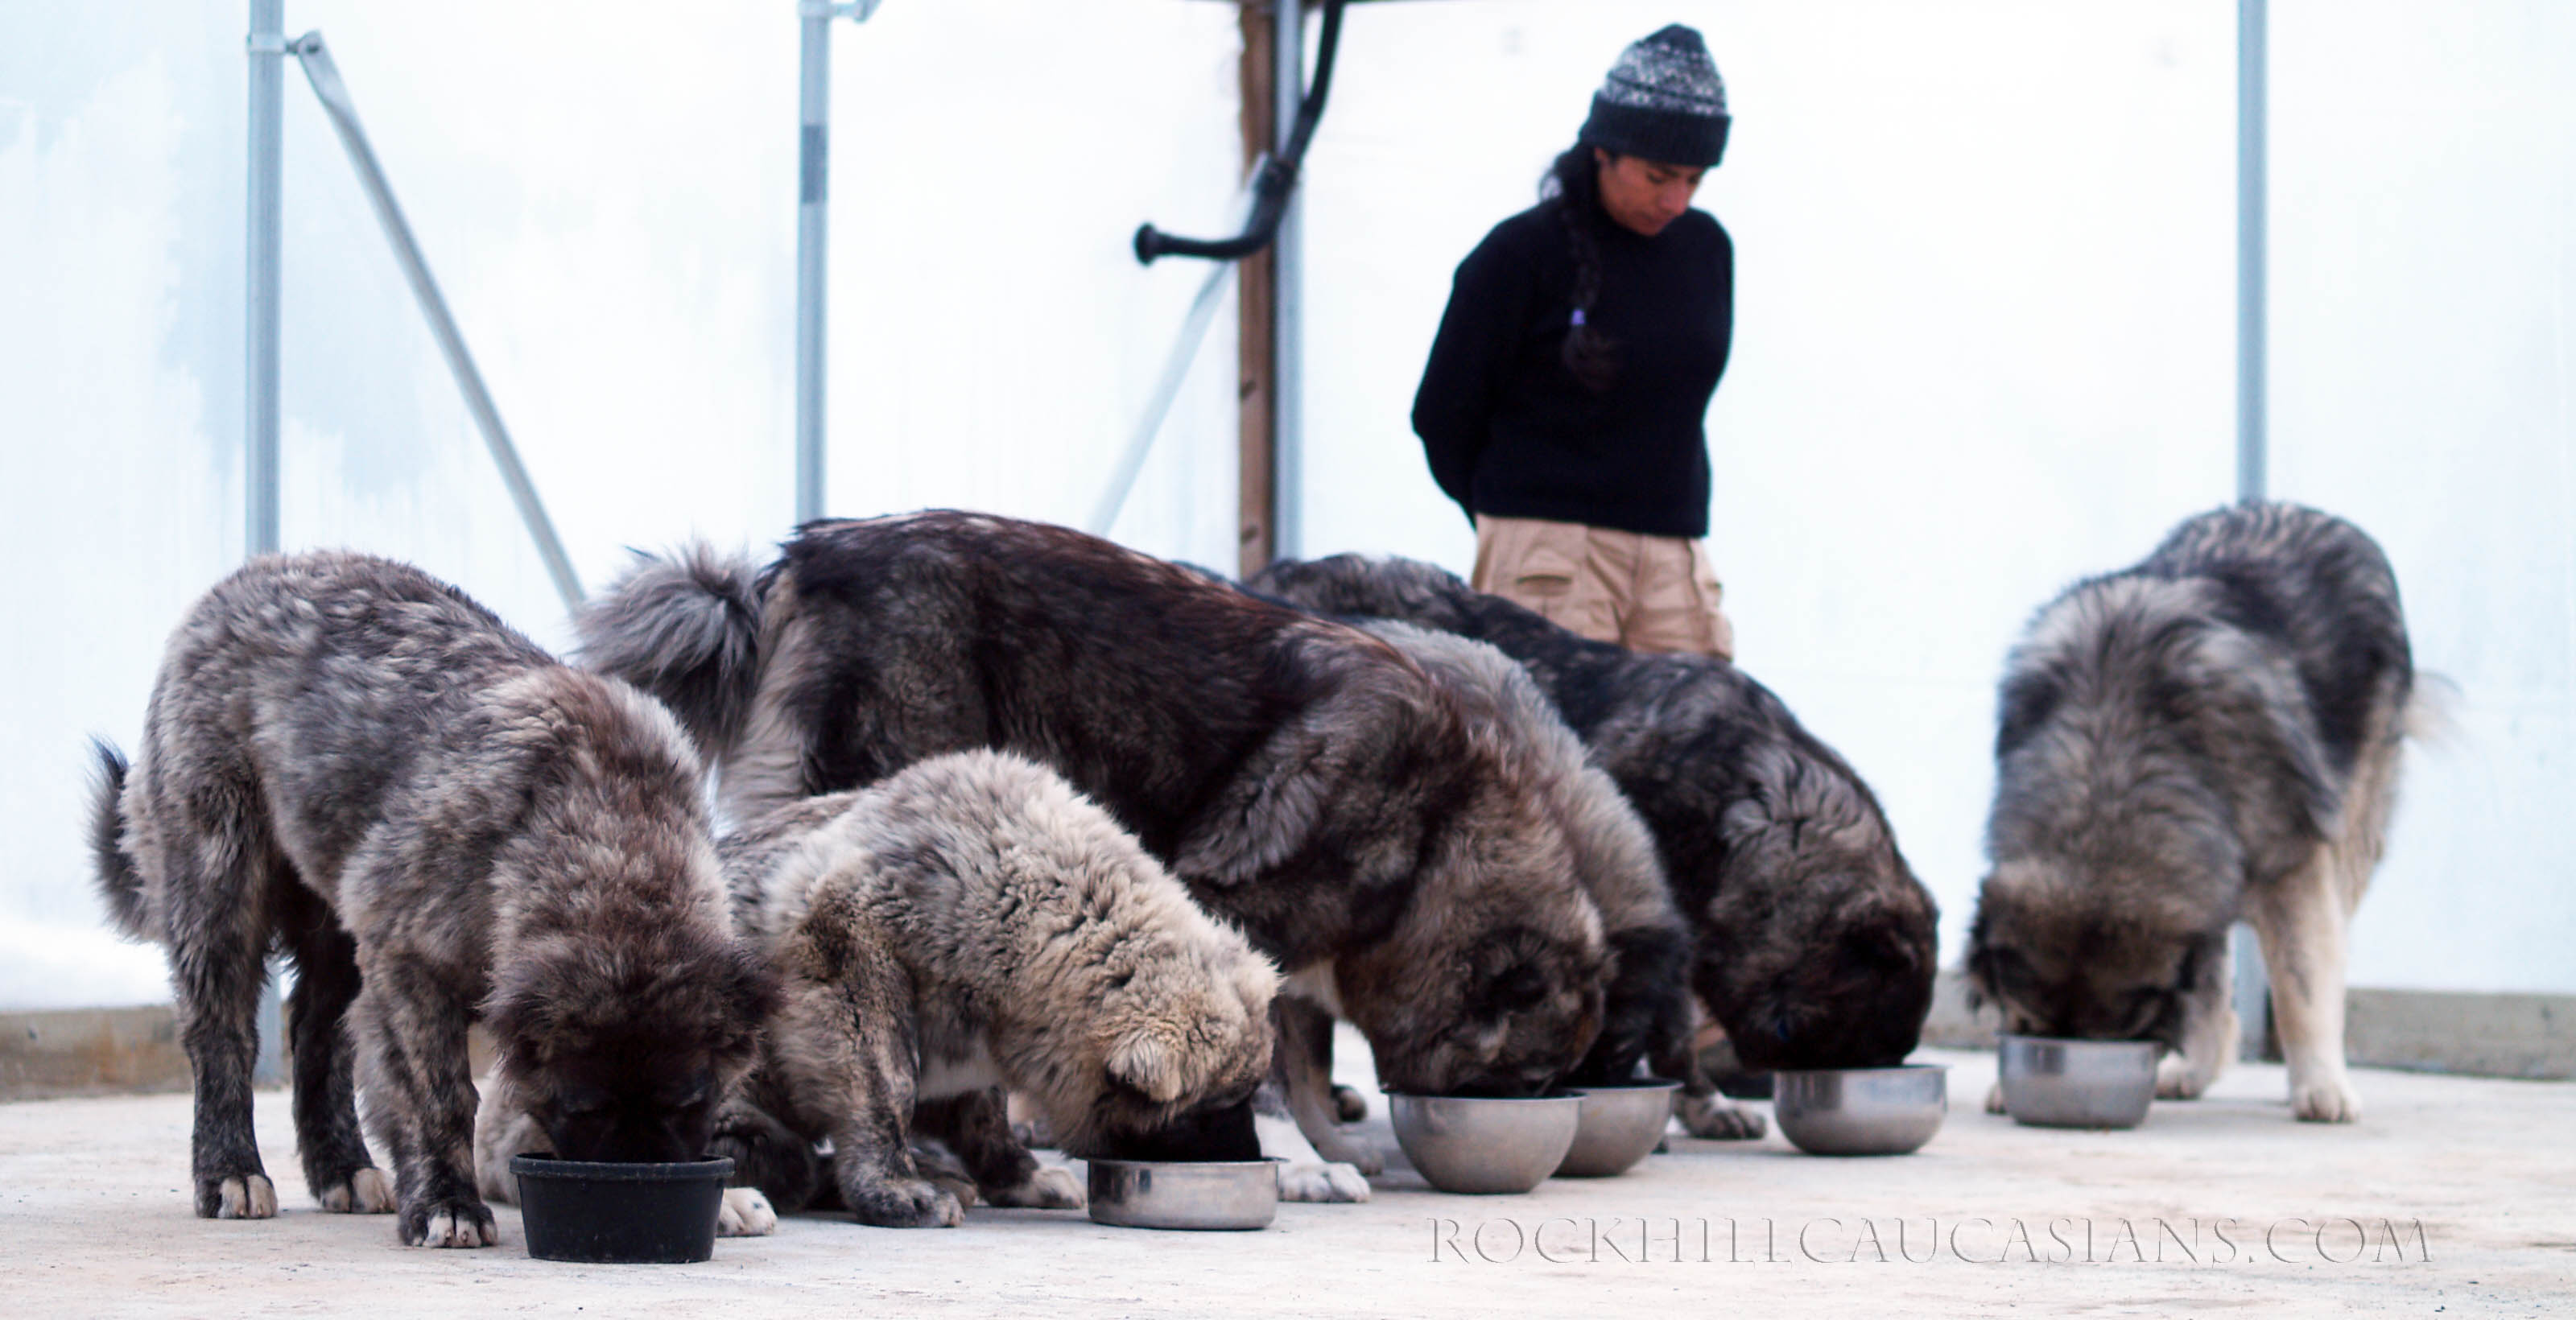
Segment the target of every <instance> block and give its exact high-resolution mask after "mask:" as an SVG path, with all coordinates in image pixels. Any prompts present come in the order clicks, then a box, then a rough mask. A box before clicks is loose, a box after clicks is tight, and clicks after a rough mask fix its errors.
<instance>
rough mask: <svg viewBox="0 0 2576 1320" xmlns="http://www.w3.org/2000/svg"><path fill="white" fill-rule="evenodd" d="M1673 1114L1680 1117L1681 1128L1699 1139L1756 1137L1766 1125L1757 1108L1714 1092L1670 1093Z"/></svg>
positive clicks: (1718, 1139) (1723, 1139) (1720, 1139)
mask: <svg viewBox="0 0 2576 1320" xmlns="http://www.w3.org/2000/svg"><path fill="white" fill-rule="evenodd" d="M1673 1117H1675V1118H1678V1119H1680V1120H1681V1121H1682V1130H1683V1131H1684V1132H1688V1133H1689V1134H1691V1135H1692V1136H1694V1137H1697V1138H1699V1139H1700V1140H1702V1141H1759V1140H1761V1139H1762V1134H1763V1133H1764V1132H1765V1131H1768V1130H1769V1128H1770V1124H1769V1122H1768V1121H1767V1120H1766V1119H1764V1118H1763V1117H1762V1115H1761V1114H1760V1113H1759V1112H1758V1111H1755V1110H1751V1109H1747V1108H1745V1107H1744V1106H1742V1105H1739V1104H1733V1103H1730V1102H1729V1101H1727V1100H1726V1099H1724V1098H1722V1097H1720V1096H1714V1095H1684V1096H1676V1097H1674V1099H1673Z"/></svg>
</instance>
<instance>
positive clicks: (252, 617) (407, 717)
mask: <svg viewBox="0 0 2576 1320" xmlns="http://www.w3.org/2000/svg"><path fill="white" fill-rule="evenodd" d="M99 750H100V757H101V760H102V762H103V765H104V770H105V773H104V775H103V776H102V779H101V783H100V787H99V793H98V800H97V806H96V813H95V818H94V826H93V836H92V843H93V848H94V852H95V854H96V861H97V866H98V873H99V883H100V888H101V890H102V892H103V893H104V894H105V896H106V899H107V903H108V907H109V910H110V912H111V913H112V914H113V915H114V918H115V920H116V922H117V924H118V925H119V926H120V927H121V928H122V929H123V930H124V931H125V932H126V933H128V934H129V935H133V936H136V937H138V938H148V939H152V940H156V941H158V942H160V943H162V944H164V945H166V946H167V948H168V950H169V958H170V970H171V983H172V986H173V989H174V990H175V992H176V996H177V1000H178V1015H179V1022H180V1033H181V1039H182V1042H183V1044H184V1045H185V1047H186V1050H187V1053H188V1058H189V1063H190V1065H191V1068H192V1070H193V1071H194V1074H195V1083H196V1132H195V1138H194V1143H193V1145H194V1152H193V1155H192V1162H193V1167H194V1173H195V1184H196V1187H195V1190H196V1206H197V1213H199V1214H200V1215H206V1216H218V1215H220V1216H224V1217H236V1216H238V1217H250V1218H259V1217H265V1216H268V1215H272V1214H274V1213H276V1193H275V1191H274V1190H273V1188H272V1187H271V1185H270V1183H269V1181H268V1178H267V1175H266V1172H265V1170H264V1169H263V1168H262V1166H261V1164H260V1158H259V1151H258V1148H257V1146H256V1145H254V1144H253V1140H252V1134H251V1096H250V1077H251V1063H252V1058H253V1056H254V1054H255V1053H256V1047H257V1036H256V1025H255V1021H254V1018H255V1014H256V1012H257V1008H258V1002H259V995H260V989H261V986H262V984H263V983H264V981H265V979H266V972H265V967H264V963H263V959H264V958H265V957H266V955H267V954H268V953H270V952H271V951H272V950H276V951H281V952H283V953H284V954H285V955H286V956H287V957H288V958H289V959H290V960H291V961H292V962H293V964H294V966H295V972H296V978H295V989H294V991H293V993H292V994H290V995H289V996H288V998H287V1001H286V1037H287V1039H286V1051H285V1052H286V1055H287V1058H288V1060H289V1065H290V1069H291V1073H292V1077H293V1083H294V1107H295V1128H296V1143H297V1146H298V1148H299V1151H300V1153H301V1155H302V1158H303V1163H304V1172H305V1179H306V1182H307V1184H308V1185H309V1186H310V1187H311V1189H312V1192H313V1195H314V1197H315V1198H316V1199H317V1200H319V1201H320V1202H321V1203H322V1205H323V1206H324V1207H325V1208H326V1209H331V1210H344V1211H348V1210H356V1211H386V1210H393V1211H396V1212H398V1214H399V1217H400V1228H401V1235H402V1240H403V1241H404V1242H406V1243H414V1244H420V1243H426V1244H429V1245H437V1246H477V1245H489V1244H490V1243H492V1242H493V1241H495V1235H494V1232H493V1226H492V1215H491V1212H490V1211H489V1210H488V1209H487V1208H485V1206H484V1204H483V1201H482V1199H481V1198H480V1197H478V1196H477V1195H476V1194H475V1187H474V1179H473V1169H472V1167H471V1164H470V1148H471V1145H472V1141H473V1123H474V1111H475V1094H474V1086H473V1082H472V1079H471V1078H470V1076H469V1075H468V1071H467V1065H466V1050H465V1032H466V1026H467V1023H468V1022H469V1021H471V1020H473V1019H475V1018H477V1017H480V1018H482V1019H483V1020H484V1021H485V1023H486V1024H487V1025H488V1026H489V1027H490V1029H491V1031H492V1033H493V1035H494V1038H495V1039H496V1041H497V1043H498V1045H499V1049H500V1058H501V1063H502V1067H503V1069H504V1070H505V1072H506V1074H507V1075H508V1077H509V1078H510V1079H511V1080H512V1081H513V1083H514V1084H516V1085H518V1086H519V1087H520V1088H521V1089H522V1090H523V1091H524V1092H526V1094H527V1095H528V1096H529V1097H530V1099H529V1104H530V1107H531V1109H532V1111H533V1112H534V1114H535V1116H536V1117H537V1119H538V1121H539V1125H540V1126H541V1127H542V1128H543V1129H544V1130H545V1131H546V1132H547V1134H548V1135H549V1137H550V1138H551V1140H552V1142H553V1147H554V1149H555V1150H556V1151H558V1152H560V1153H561V1154H562V1155H563V1156H564V1157H565V1158H568V1159H593V1160H596V1159H629V1160H673V1159H690V1158H695V1157H696V1156H697V1155H698V1154H699V1153H700V1152H701V1151H703V1150H704V1149H705V1147H706V1142H707V1138H708V1134H709V1131H710V1127H711V1124H712V1121H713V1118H714V1113H715V1106H716V1102H717V1101H718V1100H719V1099H721V1097H722V1095H723V1093H724V1091H725V1089H726V1088H727V1087H728V1086H729V1085H730V1084H731V1083H732V1082H733V1081H734V1080H735V1079H736V1078H738V1077H739V1076H740V1075H741V1074H742V1073H743V1072H744V1071H745V1070H746V1069H747V1068H749V1066H750V1065H751V1062H752V1057H753V1051H754V1048H755V1045H756V1038H757V1031H758V1026H759V1022H760V1020H761V1019H762V1018H763V1017H764V1016H765V1015H766V1014H767V1012H768V1011H769V1008H770V1006H771V1004H772V1003H773V1001H774V999H775V995H776V986H775V978H774V977H772V976H771V975H770V974H769V973H768V971H767V970H766V968H765V967H764V966H763V965H762V964H761V963H760V961H759V960H758V959H757V958H756V957H755V956H753V955H752V953H751V952H750V951H749V950H748V949H747V948H746V947H745V946H743V945H742V944H741V943H740V942H739V941H738V940H737V939H736V938H735V937H734V935H733V933H732V930H731V928H730V924H729V922H728V921H727V914H726V909H725V899H724V889H723V882H722V879H721V877H720V876H719V874H718V871H717V866H716V857H715V850H714V846H713V843H712V841H711V839H710V837H709V832H708V826H707V816H706V808H705V806H704V803H703V798H702V794H701V787H700V783H701V779H702V772H701V770H700V768H699V761H698V758H697V756H696V754H695V753H694V752H693V750H692V749H691V747H690V746H689V742H688V739H687V737H686V736H685V735H684V734H683V733H682V732H681V730H680V728H679V726H678V725H677V724H676V723H675V722H674V721H673V720H672V719H671V716H670V714H669V712H667V711H665V710H663V709H662V707H661V706H659V705H657V704H656V703H654V702H653V701H651V700H650V699H648V698H646V697H645V696H643V695H642V694H640V693H638V692H636V691H635V690H634V689H632V688H630V687H628V686H627V685H626V684H624V683H620V682H617V681H616V680H614V679H609V678H603V677H601V676H599V675H595V674H589V673H584V672H582V671H580V670H576V669H572V668H569V667H567V666H564V665H561V664H558V663H556V662H555V661H554V660H553V659H551V658H549V657H548V656H547V655H546V654H545V653H544V652H543V651H540V650H539V649H538V648H537V647H535V646H534V645H532V644H531V643H529V642H528V641H527V640H526V639H525V638H522V637H520V636H519V635H518V634H517V633H515V632H513V631H511V630H510V629H509V628H508V627H506V626H504V625H503V624H502V623H501V622H500V620H498V619H496V618H494V617H493V616H492V615H491V614H490V613H489V612H487V611H485V610H484V609H483V608H482V607H481V606H479V605H476V604H475V603H474V602H472V601H471V600H468V599H467V598H466V597H465V596H464V595H463V594H462V593H461V592H458V591H457V590H455V589H454V588H452V587H449V586H447V585H445V584H444V583H441V582H438V581H437V580H435V579H433V578H431V577H429V576H428V575H426V574H423V573H421V572H419V571H418V570H416V569H413V568H410V567H408V566H406V565H403V564H398V563H393V562H390V561H387V560H382V559H375V558H370V557H367V556H363V555H355V554H341V553H318V554H305V555H297V556H291V557H269V558H262V559H258V560H254V561H253V562H252V563H251V564H250V565H248V566H247V567H245V568H243V569H242V570H241V571H239V572H237V573H235V574H233V575H232V576H231V577H229V578H227V579H225V580H224V581H223V582H221V583H219V584H217V585H216V586H215V588H214V589H213V590H212V591H210V592H209V593H207V595H206V596H205V597H204V598H203V599H202V600H200V601H199V602H198V604H197V605H196V606H195V608H194V609H192V610H191V611H190V612H189V614H188V617H187V618H186V620H185V621H184V622H182V623H181V624H180V626H179V628H178V630H177V632H176V633H175V634H173V636H172V637H171V640H170V645H169V650H168V653H167V655H166V656H165V657H164V659H163V661H162V665H161V674H160V678H159V680H158V682H157V683H156V684H155V686H154V688H153V693H152V700H151V706H150V709H149V712H148V714H147V716H146V720H145V728H144V734H143V743H142V749H141V751H140V753H139V754H138V756H137V758H136V761H135V764H134V766H133V767H132V771H131V774H130V775H129V774H128V772H127V767H126V765H125V764H124V762H123V761H122V760H121V759H120V758H119V757H118V756H117V755H116V753H115V752H114V751H112V750H111V749H108V748H106V747H104V746H102V747H101V748H100V749H99ZM352 1030H354V1034H355V1039H354V1041H353V1040H352V1036H351V1032H352ZM353 1065H354V1068H355V1070H356V1073H357V1080H359V1081H360V1082H361V1083H362V1087H361V1089H363V1092H364V1094H365V1096H366V1101H367V1112H368V1126H369V1127H370V1129H372V1131H373V1132H374V1134H375V1136H376V1138H377V1140H378V1141H380V1142H382V1143H383V1144H384V1146H385V1147H386V1148H387V1149H388V1150H389V1151H390V1152H391V1155H392V1160H393V1167H394V1179H393V1186H392V1187H391V1188H390V1189H388V1188H387V1187H386V1186H385V1180H384V1177H383V1175H382V1174H381V1173H378V1172H377V1171H376V1170H375V1168H374V1167H373V1165H372V1164H371V1163H370V1161H369V1160H368V1157H367V1150H366V1146H365V1143H364V1142H363V1141H362V1139H361V1138H360V1136H359V1130H358V1123H357V1117H356V1113H355V1107H354V1103H353V1101H354V1096H353V1090H352V1080H353V1079H352V1072H353ZM388 1191H390V1195H389V1194H388Z"/></svg>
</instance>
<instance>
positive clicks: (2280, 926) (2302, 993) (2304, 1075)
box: [2248, 844, 2361, 1123]
mask: <svg viewBox="0 0 2576 1320" xmlns="http://www.w3.org/2000/svg"><path fill="white" fill-rule="evenodd" d="M2335 861H2336V859H2335V857H2334V850H2333V848H2332V847H2331V845H2327V844H2319V845H2318V846H2317V848H2316V851H2315V853H2314V855H2313V856H2312V857H2311V858H2310V859H2309V860H2308V862H2307V863H2306V864H2305V865H2302V866H2300V867H2299V868H2298V869H2297V870H2294V871H2292V872H2291V873H2289V874H2288V875H2285V876H2282V877H2281V878H2280V879H2278V880H2275V881H2273V882H2272V883H2270V884H2268V885H2261V886H2257V887H2256V889H2255V891H2254V892H2253V894H2252V895H2251V896H2250V897H2251V900H2252V901H2251V903H2250V904H2249V912H2248V915H2249V916H2250V917H2251V918H2252V919H2253V922H2254V931H2255V933H2256V934H2257V935H2260V936H2261V937H2262V940H2263V963H2264V967H2265V968H2266V970H2268V971H2269V972H2270V973H2271V978H2272V1016H2273V1019H2274V1021H2275V1022H2277V1023H2278V1024H2279V1027H2280V1032H2281V1053H2282V1054H2283V1055H2284V1056H2285V1057H2286V1058H2287V1060H2288V1062H2289V1065H2290V1108H2291V1109H2292V1110H2293V1111H2294V1112H2295V1113H2296V1114H2297V1115H2298V1116H2299V1118H2301V1119H2303V1120H2305V1121H2307V1122H2311V1123H2349V1122H2352V1121H2353V1120H2355V1119H2358V1118H2360V1117H2361V1096H2360V1095H2359V1094H2358V1093H2357V1092H2355V1091H2354V1090H2353V1086H2352V1078H2351V1076H2350V1075H2349V1074H2348V1073H2347V1072H2346V1071H2345V1069H2344V1058H2343V1021H2344V1002H2343V996H2344V957H2345V953H2346V940H2345V937H2346V929H2347V925H2348V923H2349V922H2350V921H2351V918H2352V908H2351V905H2350V902H2349V900H2348V897H2347V893H2346V892H2344V891H2345V888H2346V887H2345V885H2344V884H2343V882H2342V877H2341V876H2339V875H2338V874H2337V873H2336V872H2337V869H2338V868H2337V867H2336V865H2335Z"/></svg>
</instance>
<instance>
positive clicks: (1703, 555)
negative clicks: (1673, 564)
mask: <svg viewBox="0 0 2576 1320" xmlns="http://www.w3.org/2000/svg"><path fill="white" fill-rule="evenodd" d="M1690 553H1691V586H1692V588H1693V590H1694V591H1695V592H1696V593H1697V594H1698V596H1699V604H1700V608H1701V609H1702V610H1704V611H1706V612H1707V616H1708V652H1709V654H1711V655H1714V656H1716V657H1717V658H1719V659H1721V660H1727V661H1732V660H1734V659H1735V625H1734V624H1732V623H1729V622H1727V619H1726V609H1725V601H1726V586H1725V584H1724V583H1721V582H1719V581H1718V580H1717V570H1715V569H1713V568H1710V567H1709V564H1708V552H1707V551H1706V550H1704V549H1702V548H1701V547H1700V543H1699V542H1697V541H1693V542H1691V552H1690Z"/></svg>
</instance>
